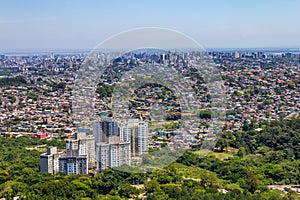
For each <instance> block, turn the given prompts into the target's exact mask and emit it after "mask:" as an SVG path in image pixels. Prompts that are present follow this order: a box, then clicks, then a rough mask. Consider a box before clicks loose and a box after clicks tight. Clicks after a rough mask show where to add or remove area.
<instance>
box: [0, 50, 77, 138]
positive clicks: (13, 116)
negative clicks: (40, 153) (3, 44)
mask: <svg viewBox="0 0 300 200" xmlns="http://www.w3.org/2000/svg"><path fill="white" fill-rule="evenodd" d="M82 60H83V56H82V55H74V56H70V55H65V56H58V55H47V56H46V55H45V56H21V57H20V56H5V57H4V58H3V59H0V78H1V74H2V75H5V77H7V78H12V79H13V78H16V77H23V78H24V79H25V80H26V82H27V83H26V84H24V83H22V84H21V85H20V86H14V85H4V86H2V87H0V132H1V134H2V135H5V136H17V135H26V134H32V135H33V134H39V133H40V132H43V130H46V131H47V132H48V133H51V135H50V136H51V137H52V136H59V135H61V134H63V133H64V131H65V129H68V127H72V120H71V119H70V117H69V114H70V112H71V103H72V99H71V85H72V83H73V81H74V71H76V70H77V69H78V68H79V66H80V64H81V62H82ZM42 138H44V137H42Z"/></svg>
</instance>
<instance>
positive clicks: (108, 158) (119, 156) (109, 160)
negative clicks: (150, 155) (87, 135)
mask: <svg viewBox="0 0 300 200" xmlns="http://www.w3.org/2000/svg"><path fill="white" fill-rule="evenodd" d="M96 155H97V170H98V171H99V172H100V171H101V170H103V169H107V168H112V167H119V166H122V165H130V162H131V151H130V142H122V141H120V137H119V136H110V137H109V142H106V143H105V142H101V143H97V144H96Z"/></svg>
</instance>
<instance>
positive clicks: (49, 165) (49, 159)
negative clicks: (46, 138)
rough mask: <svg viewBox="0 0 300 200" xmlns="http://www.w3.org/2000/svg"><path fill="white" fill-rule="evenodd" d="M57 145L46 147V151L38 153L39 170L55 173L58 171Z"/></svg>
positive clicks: (58, 155)
mask: <svg viewBox="0 0 300 200" xmlns="http://www.w3.org/2000/svg"><path fill="white" fill-rule="evenodd" d="M60 156H61V153H58V152H57V147H48V148H47V152H46V153H44V154H41V155H40V171H41V172H48V173H51V174H55V173H57V172H58V171H59V157H60Z"/></svg>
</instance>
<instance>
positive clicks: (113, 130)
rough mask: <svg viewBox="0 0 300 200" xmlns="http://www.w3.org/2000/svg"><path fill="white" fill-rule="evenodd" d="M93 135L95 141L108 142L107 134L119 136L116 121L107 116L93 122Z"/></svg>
mask: <svg viewBox="0 0 300 200" xmlns="http://www.w3.org/2000/svg"><path fill="white" fill-rule="evenodd" d="M93 135H94V137H95V142H96V143H98V142H108V137H109V136H119V128H118V122H116V121H113V120H112V119H111V118H109V117H105V118H102V119H101V121H96V122H93Z"/></svg>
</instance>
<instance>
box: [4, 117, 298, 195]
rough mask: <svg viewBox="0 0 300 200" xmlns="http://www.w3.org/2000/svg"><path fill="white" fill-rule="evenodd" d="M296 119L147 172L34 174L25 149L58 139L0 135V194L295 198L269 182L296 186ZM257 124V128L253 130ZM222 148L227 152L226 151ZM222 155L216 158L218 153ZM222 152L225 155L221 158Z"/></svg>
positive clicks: (226, 138)
mask: <svg viewBox="0 0 300 200" xmlns="http://www.w3.org/2000/svg"><path fill="white" fill-rule="evenodd" d="M299 125H300V119H293V120H289V121H275V122H271V123H262V124H260V125H253V124H246V125H244V127H243V129H244V130H243V131H241V132H228V133H226V134H224V135H223V137H222V138H220V140H221V142H219V143H218V145H219V146H220V145H221V144H222V145H224V148H222V152H220V151H221V148H218V149H216V151H215V152H211V153H209V154H208V155H207V156H205V157H199V154H198V153H199V152H197V151H188V152H186V153H185V154H184V155H183V156H182V157H180V158H179V159H178V160H177V162H175V163H173V164H171V165H169V166H167V167H165V168H164V169H159V170H156V171H153V172H151V173H148V174H136V173H131V174H129V173H125V172H120V171H116V170H112V169H108V170H105V171H102V172H101V173H99V174H97V175H95V176H92V175H70V176H66V175H64V174H57V175H50V174H47V173H40V172H39V154H40V153H41V152H38V151H34V150H31V151H29V150H26V148H25V147H28V146H34V145H40V144H44V143H47V145H57V146H63V145H64V142H63V141H58V140H57V141H51V142H49V141H38V140H32V139H30V138H27V137H20V138H3V137H0V152H1V153H0V197H5V198H7V199H12V197H14V196H20V197H21V198H25V199H53V200H54V199H55V200H56V199H128V198H141V197H143V196H147V199H213V200H218V199H228V200H231V199H238V200H243V199H245V200H249V199H250V200H251V199H297V198H298V199H299V196H297V194H296V193H294V192H289V193H287V194H283V195H280V193H279V192H277V191H271V190H269V189H268V187H267V186H268V185H271V184H300V160H299ZM258 127H260V128H261V129H262V130H260V131H255V129H256V130H257V128H258ZM226 151H227V152H226ZM219 155H222V156H219ZM224 155H229V156H228V158H227V159H223V156H224Z"/></svg>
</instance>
